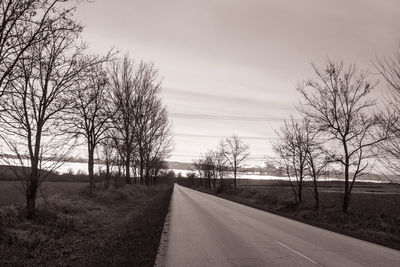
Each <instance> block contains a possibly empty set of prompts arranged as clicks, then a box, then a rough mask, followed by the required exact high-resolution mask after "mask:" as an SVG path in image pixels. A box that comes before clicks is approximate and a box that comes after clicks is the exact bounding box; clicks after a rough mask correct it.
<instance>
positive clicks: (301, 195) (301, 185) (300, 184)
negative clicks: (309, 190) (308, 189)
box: [298, 177, 303, 203]
mask: <svg viewBox="0 0 400 267" xmlns="http://www.w3.org/2000/svg"><path fill="white" fill-rule="evenodd" d="M298 198H299V203H301V201H302V200H303V178H301V177H300V181H299V192H298Z"/></svg>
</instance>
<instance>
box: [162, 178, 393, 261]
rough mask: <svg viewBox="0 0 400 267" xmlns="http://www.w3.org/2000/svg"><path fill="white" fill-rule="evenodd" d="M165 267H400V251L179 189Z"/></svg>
mask: <svg viewBox="0 0 400 267" xmlns="http://www.w3.org/2000/svg"><path fill="white" fill-rule="evenodd" d="M167 224H169V226H168V227H166V228H168V229H166V230H167V232H168V233H167V234H166V236H167V238H166V240H165V241H164V242H165V249H164V250H165V253H163V256H161V257H159V258H158V260H157V264H156V265H158V266H159V265H162V266H174V267H175V266H176V267H178V266H316V265H317V266H400V251H397V250H393V249H389V248H386V247H383V246H379V245H375V244H373V243H369V242H366V241H362V240H358V239H355V238H351V237H347V236H344V235H341V234H337V233H334V232H330V231H327V230H323V229H320V228H317V227H313V226H310V225H307V224H303V223H300V222H296V221H293V220H290V219H287V218H284V217H280V216H277V215H274V214H271V213H268V212H264V211H260V210H257V209H254V208H251V207H247V206H244V205H240V204H237V203H234V202H231V201H228V200H224V199H221V198H218V197H214V196H211V195H208V194H204V193H201V192H198V191H195V190H191V189H188V188H185V187H182V186H179V185H175V188H174V193H173V195H172V202H171V210H170V215H169V222H167Z"/></svg>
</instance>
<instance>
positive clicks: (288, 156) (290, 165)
mask: <svg viewBox="0 0 400 267" xmlns="http://www.w3.org/2000/svg"><path fill="white" fill-rule="evenodd" d="M277 135H278V141H277V142H276V143H275V144H273V149H274V151H275V153H276V154H277V155H278V156H279V158H280V159H281V160H282V163H283V165H284V167H285V169H286V174H287V177H288V179H289V181H290V185H291V187H292V190H293V193H294V199H295V203H296V204H298V203H301V202H302V196H303V184H304V178H305V176H306V168H307V149H308V147H307V145H308V143H307V132H306V129H305V127H304V125H303V124H302V123H299V122H297V121H296V120H295V119H294V118H293V117H292V118H291V120H290V121H289V122H288V121H285V122H284V125H283V126H282V127H281V129H280V131H279V132H277ZM292 177H293V178H294V179H292Z"/></svg>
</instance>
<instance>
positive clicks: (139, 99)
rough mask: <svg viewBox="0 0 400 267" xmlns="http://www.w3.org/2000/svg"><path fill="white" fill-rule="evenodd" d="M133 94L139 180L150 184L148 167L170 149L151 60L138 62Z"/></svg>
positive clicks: (164, 156) (168, 135) (161, 158)
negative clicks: (149, 61)
mask: <svg viewBox="0 0 400 267" xmlns="http://www.w3.org/2000/svg"><path fill="white" fill-rule="evenodd" d="M136 77H137V80H136V86H135V97H134V117H135V142H136V144H137V155H138V158H137V160H138V163H139V164H138V165H139V166H138V168H139V176H140V182H141V183H145V184H146V185H149V184H150V182H151V181H150V180H151V177H150V176H151V173H152V167H153V166H154V165H155V163H156V161H159V160H164V159H165V158H166V157H167V156H168V154H169V152H170V151H171V149H172V138H171V136H172V135H171V130H170V123H169V119H168V113H167V110H166V108H165V107H164V105H163V103H162V101H161V98H160V95H159V94H160V82H159V80H158V73H157V70H156V69H155V68H154V66H153V64H150V63H145V62H141V63H140V64H139V66H138V69H137V72H136Z"/></svg>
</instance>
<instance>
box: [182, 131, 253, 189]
mask: <svg viewBox="0 0 400 267" xmlns="http://www.w3.org/2000/svg"><path fill="white" fill-rule="evenodd" d="M248 151H249V146H248V145H247V144H245V143H244V142H243V140H242V139H241V138H240V137H239V136H237V135H235V134H234V135H232V136H231V137H229V138H225V139H222V140H221V141H220V142H219V144H218V146H217V148H216V149H215V150H209V151H208V152H206V153H205V154H204V155H202V156H201V157H200V158H199V159H197V160H194V161H193V166H194V169H195V170H196V172H197V175H198V177H199V178H201V180H200V182H201V184H200V186H202V187H204V188H208V189H211V188H214V189H219V190H223V187H224V178H227V177H228V176H230V175H232V176H233V186H234V188H236V179H237V174H238V171H239V169H240V168H241V167H242V166H243V164H244V163H245V161H246V159H247V158H248V156H249V155H250V153H249V152H248ZM189 178H195V174H192V175H189ZM195 181H198V179H196V180H193V182H195ZM218 181H219V182H218Z"/></svg>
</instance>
